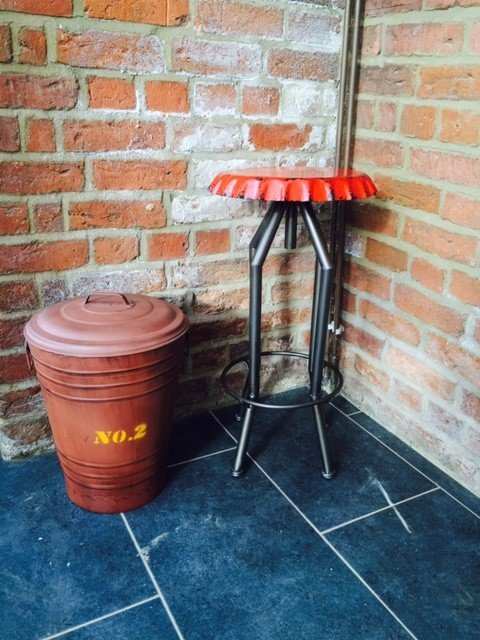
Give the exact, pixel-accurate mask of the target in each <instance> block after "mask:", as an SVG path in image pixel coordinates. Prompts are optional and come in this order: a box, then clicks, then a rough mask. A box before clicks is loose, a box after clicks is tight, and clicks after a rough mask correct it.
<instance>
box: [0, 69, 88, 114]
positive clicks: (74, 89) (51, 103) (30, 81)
mask: <svg viewBox="0 0 480 640" xmlns="http://www.w3.org/2000/svg"><path fill="white" fill-rule="evenodd" d="M77 99H78V86H77V81H76V80H75V79H74V78H51V77H45V76H32V75H18V74H9V75H6V74H5V75H1V76H0V107H2V108H10V109H18V108H24V109H73V107H74V106H75V105H76V104H77Z"/></svg>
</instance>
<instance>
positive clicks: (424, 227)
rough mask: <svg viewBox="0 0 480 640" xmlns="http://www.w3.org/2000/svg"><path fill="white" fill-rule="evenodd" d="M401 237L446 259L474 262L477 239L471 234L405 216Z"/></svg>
mask: <svg viewBox="0 0 480 640" xmlns="http://www.w3.org/2000/svg"><path fill="white" fill-rule="evenodd" d="M402 237H403V239H404V240H405V241H406V242H410V243H411V244H414V245H415V246H417V247H420V249H423V250H424V251H428V252H429V253H433V254H435V255H437V256H440V257H441V258H445V259H446V260H455V261H456V262H461V263H464V264H471V265H474V264H475V261H476V253H477V248H478V245H479V241H478V239H477V238H474V237H472V236H464V235H461V234H459V233H452V232H451V231H447V230H446V229H442V228H440V227H435V226H433V225H431V224H426V223H425V222H420V221H419V220H413V219H412V218H407V220H406V222H405V228H404V230H403V236H402Z"/></svg>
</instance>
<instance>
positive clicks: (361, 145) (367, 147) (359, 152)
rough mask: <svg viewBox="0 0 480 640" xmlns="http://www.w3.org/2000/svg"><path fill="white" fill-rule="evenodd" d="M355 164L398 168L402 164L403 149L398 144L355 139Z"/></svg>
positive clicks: (369, 139)
mask: <svg viewBox="0 0 480 640" xmlns="http://www.w3.org/2000/svg"><path fill="white" fill-rule="evenodd" d="M353 155H354V158H355V162H367V163H369V164H373V165H375V166H376V167H387V168H392V169H394V168H398V167H401V166H402V163H403V147H402V145H401V144H400V143H399V142H392V141H390V140H377V139H372V138H368V139H366V138H363V139H362V138H355V141H354V143H353Z"/></svg>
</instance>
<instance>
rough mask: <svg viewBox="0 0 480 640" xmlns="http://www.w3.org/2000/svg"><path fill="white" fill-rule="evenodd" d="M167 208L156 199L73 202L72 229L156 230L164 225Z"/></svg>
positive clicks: (71, 213)
mask: <svg viewBox="0 0 480 640" xmlns="http://www.w3.org/2000/svg"><path fill="white" fill-rule="evenodd" d="M165 219H166V217H165V209H164V208H163V205H162V203H161V202H158V201H155V200H113V201H110V200H92V201H89V202H72V204H71V205H70V227H71V229H103V228H108V229H129V228H132V227H138V228H141V229H156V228H159V227H164V226H165Z"/></svg>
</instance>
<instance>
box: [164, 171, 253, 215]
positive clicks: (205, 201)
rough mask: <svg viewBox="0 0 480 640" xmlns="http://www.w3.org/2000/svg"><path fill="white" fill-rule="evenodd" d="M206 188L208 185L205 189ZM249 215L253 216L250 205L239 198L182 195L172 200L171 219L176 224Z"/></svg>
mask: <svg viewBox="0 0 480 640" xmlns="http://www.w3.org/2000/svg"><path fill="white" fill-rule="evenodd" d="M210 181H211V180H210ZM210 181H209V182H210ZM207 187H208V184H207V185H206V186H205V188H207ZM251 215H253V208H252V203H251V202H249V201H248V200H242V199H240V198H212V196H211V195H206V196H201V195H193V196H192V195H183V194H182V195H180V196H176V197H174V198H173V200H172V219H173V222H174V223H177V224H196V223H199V222H214V221H218V220H229V221H230V220H233V219H238V218H244V217H246V216H251Z"/></svg>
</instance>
